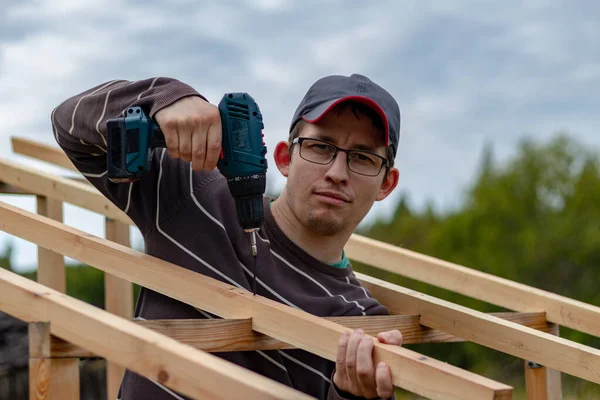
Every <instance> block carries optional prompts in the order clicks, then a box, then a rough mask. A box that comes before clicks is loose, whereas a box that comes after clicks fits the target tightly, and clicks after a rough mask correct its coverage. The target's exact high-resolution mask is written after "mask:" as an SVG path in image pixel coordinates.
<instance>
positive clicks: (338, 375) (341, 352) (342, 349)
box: [333, 331, 351, 391]
mask: <svg viewBox="0 0 600 400" xmlns="http://www.w3.org/2000/svg"><path fill="white" fill-rule="evenodd" d="M350 335H351V333H350V331H345V332H344V333H343V334H342V336H341V337H340V341H339V342H338V350H337V355H336V357H335V374H334V375H333V382H334V383H335V384H336V385H337V387H339V388H340V389H342V390H344V391H349V390H348V388H349V386H348V375H347V374H346V351H347V349H348V341H349V340H350Z"/></svg>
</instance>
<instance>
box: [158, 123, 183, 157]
mask: <svg viewBox="0 0 600 400" xmlns="http://www.w3.org/2000/svg"><path fill="white" fill-rule="evenodd" d="M160 128H161V130H162V132H163V135H164V136H165V143H166V144H167V151H168V152H169V155H170V156H171V157H173V158H179V135H178V134H177V124H176V123H175V120H170V121H168V122H166V123H164V124H163V125H162V126H161V127H160Z"/></svg>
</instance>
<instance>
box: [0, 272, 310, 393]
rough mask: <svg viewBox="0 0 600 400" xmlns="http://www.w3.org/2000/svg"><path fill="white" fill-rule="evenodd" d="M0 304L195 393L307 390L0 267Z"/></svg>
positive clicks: (154, 377) (158, 379)
mask: <svg viewBox="0 0 600 400" xmlns="http://www.w3.org/2000/svg"><path fill="white" fill-rule="evenodd" d="M0 293H2V295H1V296H0V310H3V311H5V312H7V313H9V314H11V315H14V316H16V317H17V318H21V319H25V320H28V321H50V328H51V331H52V333H53V334H54V335H57V336H60V337H61V338H64V339H65V340H68V341H69V342H72V343H75V344H77V345H79V346H81V347H83V348H86V349H89V350H91V351H93V352H94V353H95V354H99V355H101V356H103V357H105V358H107V359H110V360H111V361H114V362H117V363H119V364H120V365H122V366H124V367H126V368H129V369H131V370H132V371H135V372H137V373H138V374H140V375H143V376H145V377H147V378H149V379H152V380H154V381H156V382H158V383H160V384H163V385H165V386H168V387H170V388H172V389H174V390H177V391H180V392H182V393H184V394H186V395H188V396H191V397H193V398H196V399H205V398H211V399H232V398H236V397H238V396H239V394H240V393H244V398H252V399H256V400H262V399H309V398H311V397H310V396H307V395H305V394H304V393H302V392H299V391H297V390H294V389H292V388H290V387H288V386H286V385H283V384H280V383H278V382H275V381H273V380H271V379H268V378H266V377H264V376H262V375H260V374H257V373H255V372H252V371H250V370H248V369H245V368H243V367H240V366H238V365H236V364H233V363H231V362H228V361H225V360H223V359H221V358H218V357H215V356H213V355H211V354H208V353H205V352H202V351H200V350H196V349H194V348H192V347H190V346H188V345H184V344H181V343H179V342H177V341H176V340H174V339H171V338H169V337H167V336H164V335H161V334H159V333H156V332H154V331H152V330H150V329H147V328H145V327H142V326H140V325H138V324H135V323H134V322H132V321H128V320H126V319H124V318H121V317H118V316H116V315H113V314H111V313H109V312H106V311H104V310H101V309H99V308H97V307H94V306H92V305H89V304H87V303H84V302H82V301H79V300H77V299H74V298H71V297H69V296H66V295H65V294H63V293H61V292H58V291H56V290H54V289H51V288H49V287H47V286H44V285H41V284H39V283H36V282H33V281H31V280H29V279H27V278H24V277H21V276H19V275H17V274H15V273H13V272H10V271H8V270H5V269H2V268H0Z"/></svg>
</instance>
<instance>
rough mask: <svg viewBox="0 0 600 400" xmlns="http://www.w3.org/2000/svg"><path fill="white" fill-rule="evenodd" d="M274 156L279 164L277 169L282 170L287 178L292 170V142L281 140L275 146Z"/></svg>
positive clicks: (282, 173)
mask: <svg viewBox="0 0 600 400" xmlns="http://www.w3.org/2000/svg"><path fill="white" fill-rule="evenodd" d="M273 158H274V159H275V164H276V165H277V169H279V172H281V175H283V176H285V177H286V178H287V176H288V174H289V172H290V162H291V157H290V144H289V143H288V142H279V143H277V146H275V151H274V152H273Z"/></svg>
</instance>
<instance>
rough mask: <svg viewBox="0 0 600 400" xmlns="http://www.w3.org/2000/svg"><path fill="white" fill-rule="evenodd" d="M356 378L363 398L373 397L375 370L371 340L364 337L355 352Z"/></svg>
mask: <svg viewBox="0 0 600 400" xmlns="http://www.w3.org/2000/svg"><path fill="white" fill-rule="evenodd" d="M356 357H357V363H356V378H357V380H358V383H359V385H360V388H361V391H362V393H363V396H364V397H367V398H371V397H375V395H376V391H375V370H374V368H373V338H372V337H370V336H364V337H362V338H361V340H360V342H359V344H358V350H357V352H356Z"/></svg>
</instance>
